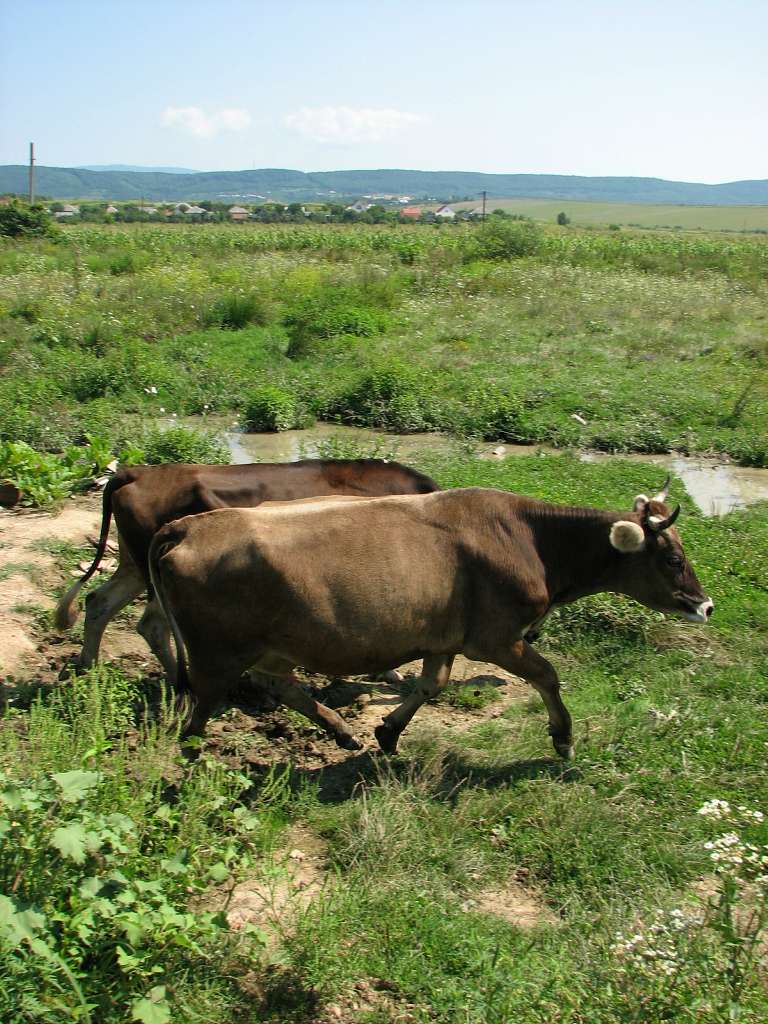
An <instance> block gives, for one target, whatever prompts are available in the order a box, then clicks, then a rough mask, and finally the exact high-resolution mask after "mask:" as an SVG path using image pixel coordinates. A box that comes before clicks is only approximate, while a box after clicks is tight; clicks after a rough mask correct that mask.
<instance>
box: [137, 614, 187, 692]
mask: <svg viewBox="0 0 768 1024" xmlns="http://www.w3.org/2000/svg"><path fill="white" fill-rule="evenodd" d="M136 628H137V630H138V631H139V633H140V634H141V635H142V636H143V637H144V639H145V640H146V641H147V643H148V645H149V647H150V650H151V651H152V653H153V654H154V655H155V657H156V658H157V660H158V661H159V662H160V664H161V665H162V666H163V671H164V672H165V674H166V676H167V678H168V682H169V683H170V684H171V685H172V686H174V685H175V684H176V676H177V672H178V665H177V664H176V655H175V654H174V653H173V648H172V646H171V630H170V627H169V625H168V620H167V619H166V617H165V615H163V612H162V610H161V608H160V602H159V601H158V600H157V598H156V597H153V598H152V600H151V601H150V602H149V604H148V605H147V607H146V609H145V610H144V614H143V615H142V616H141V618H140V619H139V624H138V626H137V627H136Z"/></svg>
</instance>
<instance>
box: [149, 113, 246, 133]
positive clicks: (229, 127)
mask: <svg viewBox="0 0 768 1024" xmlns="http://www.w3.org/2000/svg"><path fill="white" fill-rule="evenodd" d="M161 120H162V123H163V124H165V125H170V126H172V127H177V128H181V129H182V130H183V131H185V132H189V134H190V135H196V136H197V138H199V139H212V138H213V137H214V135H218V134H219V132H222V131H226V132H242V131H244V130H245V129H246V128H247V127H248V126H249V125H250V123H251V115H250V114H249V113H248V111H247V110H239V109H237V108H230V109H227V110H216V111H213V112H212V113H210V114H208V113H206V112H205V111H204V110H201V108H200V107H166V108H165V110H164V111H163V115H162V118H161Z"/></svg>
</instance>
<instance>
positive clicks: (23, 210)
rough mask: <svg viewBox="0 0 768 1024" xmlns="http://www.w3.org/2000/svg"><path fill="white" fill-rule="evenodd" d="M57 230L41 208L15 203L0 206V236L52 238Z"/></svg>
mask: <svg viewBox="0 0 768 1024" xmlns="http://www.w3.org/2000/svg"><path fill="white" fill-rule="evenodd" d="M58 234H59V229H58V228H57V226H56V225H55V224H54V223H53V221H52V220H51V217H50V215H49V214H48V213H46V212H45V210H44V209H43V207H42V206H39V205H37V204H34V205H33V206H29V204H28V203H22V202H19V201H15V202H12V203H9V204H8V205H7V206H0V235H6V236H7V237H8V238H44V237H46V236H47V237H54V236H56V235H58Z"/></svg>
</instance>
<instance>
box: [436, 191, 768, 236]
mask: <svg viewBox="0 0 768 1024" xmlns="http://www.w3.org/2000/svg"><path fill="white" fill-rule="evenodd" d="M451 208H452V209H454V210H462V209H467V210H475V209H477V208H478V203H477V202H467V203H451ZM496 209H499V210H504V211H505V212H506V213H519V214H522V215H523V216H524V217H531V218H533V220H540V221H545V222H547V223H549V224H554V223H555V218H556V217H557V215H558V213H560V212H563V213H565V214H567V216H568V217H569V218H570V219H571V222H572V223H573V224H574V225H577V226H578V225H581V226H584V225H598V226H602V227H604V226H606V225H608V224H619V225H622V226H624V227H628V226H632V227H643V228H675V229H681V228H682V229H686V230H701V231H768V206H690V205H679V206H675V205H672V204H666V203H664V204H659V205H654V204H652V203H598V202H586V201H578V200H574V201H572V200H569V199H489V200H488V211H489V212H490V211H491V210H496Z"/></svg>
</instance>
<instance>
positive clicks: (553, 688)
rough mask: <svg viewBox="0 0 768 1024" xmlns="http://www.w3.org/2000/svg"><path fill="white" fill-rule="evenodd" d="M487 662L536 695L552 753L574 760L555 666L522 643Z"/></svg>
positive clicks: (565, 710) (566, 712)
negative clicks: (544, 713)
mask: <svg viewBox="0 0 768 1024" xmlns="http://www.w3.org/2000/svg"><path fill="white" fill-rule="evenodd" d="M468 656H469V657H472V655H468ZM484 657H485V655H484ZM487 660H489V661H493V662H495V663H496V664H497V665H499V666H500V667H501V668H504V669H506V670H507V672H512V673H513V674H514V675H516V676H520V678H521V679H524V680H525V681H526V682H527V683H530V684H531V686H533V687H534V689H536V690H538V691H539V693H540V694H541V699H542V700H543V701H544V705H545V707H546V709H547V714H548V715H549V735H550V736H551V737H552V743H553V744H554V747H555V750H556V751H557V753H558V754H559V755H560V757H563V758H565V759H566V760H570V759H571V758H572V757H573V732H572V726H571V716H570V714H569V712H568V708H567V707H566V706H565V704H563V701H562V698H561V697H560V679H559V677H558V675H557V672H556V671H555V668H554V666H553V665H551V664H550V663H549V662H548V661H547V659H546V658H542V656H541V655H540V654H539V652H538V651H535V650H534V649H533V648H532V647H531V645H530V644H529V643H528V642H527V641H525V640H518V641H517V643H515V644H513V645H512V649H511V651H510V650H507V651H504V652H503V653H501V654H499V653H498V652H496V653H494V654H492V655H491V656H490V657H488V658H487Z"/></svg>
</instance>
